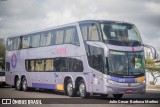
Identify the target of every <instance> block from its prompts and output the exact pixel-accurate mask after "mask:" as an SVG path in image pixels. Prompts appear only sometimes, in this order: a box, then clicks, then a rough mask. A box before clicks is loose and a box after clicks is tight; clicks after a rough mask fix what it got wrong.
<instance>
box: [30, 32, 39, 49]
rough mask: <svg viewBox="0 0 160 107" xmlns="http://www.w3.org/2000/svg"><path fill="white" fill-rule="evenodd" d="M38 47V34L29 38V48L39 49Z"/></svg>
mask: <svg viewBox="0 0 160 107" xmlns="http://www.w3.org/2000/svg"><path fill="white" fill-rule="evenodd" d="M39 45H40V34H34V35H32V36H31V47H32V48H35V47H39Z"/></svg>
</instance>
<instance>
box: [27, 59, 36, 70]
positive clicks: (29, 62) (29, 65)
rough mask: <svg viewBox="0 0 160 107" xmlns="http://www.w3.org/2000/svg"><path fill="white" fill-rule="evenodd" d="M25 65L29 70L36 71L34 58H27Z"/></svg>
mask: <svg viewBox="0 0 160 107" xmlns="http://www.w3.org/2000/svg"><path fill="white" fill-rule="evenodd" d="M25 65H26V70H27V71H34V70H35V64H34V60H26V62H25Z"/></svg>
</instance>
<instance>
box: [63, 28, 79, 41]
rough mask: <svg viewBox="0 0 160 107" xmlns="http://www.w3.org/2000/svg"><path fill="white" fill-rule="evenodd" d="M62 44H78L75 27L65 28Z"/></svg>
mask: <svg viewBox="0 0 160 107" xmlns="http://www.w3.org/2000/svg"><path fill="white" fill-rule="evenodd" d="M64 43H71V44H79V40H78V34H77V30H76V27H72V28H67V29H66V30H65V38H64Z"/></svg>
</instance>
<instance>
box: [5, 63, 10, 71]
mask: <svg viewBox="0 0 160 107" xmlns="http://www.w3.org/2000/svg"><path fill="white" fill-rule="evenodd" d="M6 71H10V63H9V62H6Z"/></svg>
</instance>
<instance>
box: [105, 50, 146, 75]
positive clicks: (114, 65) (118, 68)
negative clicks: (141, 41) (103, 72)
mask: <svg viewBox="0 0 160 107" xmlns="http://www.w3.org/2000/svg"><path fill="white" fill-rule="evenodd" d="M108 59H109V73H110V74H112V75H121V76H123V75H124V76H136V75H142V74H144V72H145V70H144V53H143V52H134V53H133V52H117V51H111V52H110V56H109V58H108Z"/></svg>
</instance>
